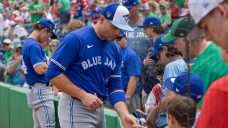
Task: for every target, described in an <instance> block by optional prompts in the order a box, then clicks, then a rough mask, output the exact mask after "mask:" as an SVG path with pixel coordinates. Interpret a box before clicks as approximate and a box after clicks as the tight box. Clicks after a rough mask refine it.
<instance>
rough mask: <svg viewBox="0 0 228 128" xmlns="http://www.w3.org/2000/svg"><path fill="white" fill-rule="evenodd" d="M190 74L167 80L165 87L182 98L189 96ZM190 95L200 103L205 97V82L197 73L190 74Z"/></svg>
mask: <svg viewBox="0 0 228 128" xmlns="http://www.w3.org/2000/svg"><path fill="white" fill-rule="evenodd" d="M187 82H188V72H183V73H181V74H180V75H179V76H177V77H176V78H175V77H171V78H168V79H166V80H165V86H166V87H167V88H168V89H169V90H171V91H173V92H175V93H176V94H179V95H181V96H187V93H188V92H187V89H188V87H187V86H188V84H187ZM190 90H191V91H190V93H191V98H192V99H193V100H195V101H196V102H199V101H200V100H201V99H202V97H203V92H204V81H203V79H202V78H201V77H200V76H198V75H197V74H195V73H192V72H190Z"/></svg>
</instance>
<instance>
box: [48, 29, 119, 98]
mask: <svg viewBox="0 0 228 128" xmlns="http://www.w3.org/2000/svg"><path fill="white" fill-rule="evenodd" d="M121 57H122V56H121V49H120V47H119V46H118V45H117V44H115V43H114V42H113V41H104V40H101V39H100V38H99V37H98V36H97V35H96V33H95V31H94V29H93V28H92V27H83V28H81V29H77V30H75V31H72V32H70V33H69V34H67V35H66V36H64V37H63V39H62V40H61V43H60V45H59V46H58V48H57V49H56V51H55V53H54V54H53V56H52V59H51V62H50V65H49V66H48V69H47V72H46V78H47V79H48V80H51V79H52V78H54V77H56V76H58V75H60V74H62V73H63V74H64V75H66V76H67V77H68V78H69V79H70V80H71V82H73V83H74V84H75V85H76V86H77V87H79V88H81V89H83V90H85V91H86V92H87V93H91V94H94V93H96V95H97V96H98V97H100V98H106V96H107V92H108V94H112V93H113V92H115V91H116V90H123V88H122V83H121V69H120V67H121Z"/></svg>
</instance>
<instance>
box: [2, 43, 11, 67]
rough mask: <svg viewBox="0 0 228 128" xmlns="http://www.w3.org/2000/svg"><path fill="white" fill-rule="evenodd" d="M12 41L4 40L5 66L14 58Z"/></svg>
mask: <svg viewBox="0 0 228 128" xmlns="http://www.w3.org/2000/svg"><path fill="white" fill-rule="evenodd" d="M11 43H12V42H11V40H10V39H4V40H3V47H4V50H5V52H4V55H3V57H4V62H3V63H4V64H7V63H8V60H9V58H10V57H11V56H12V47H11Z"/></svg>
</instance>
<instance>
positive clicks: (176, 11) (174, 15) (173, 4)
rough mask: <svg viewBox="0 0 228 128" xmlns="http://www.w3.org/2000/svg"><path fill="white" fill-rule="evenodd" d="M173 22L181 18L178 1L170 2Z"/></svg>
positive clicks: (171, 0)
mask: <svg viewBox="0 0 228 128" xmlns="http://www.w3.org/2000/svg"><path fill="white" fill-rule="evenodd" d="M169 6H170V11H171V17H172V21H174V20H176V19H177V18H178V17H179V11H180V8H179V7H178V6H177V5H176V0H169Z"/></svg>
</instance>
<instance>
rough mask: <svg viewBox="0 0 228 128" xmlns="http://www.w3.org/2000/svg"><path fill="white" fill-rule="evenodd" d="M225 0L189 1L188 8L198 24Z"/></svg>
mask: <svg viewBox="0 0 228 128" xmlns="http://www.w3.org/2000/svg"><path fill="white" fill-rule="evenodd" d="M223 1H224V0H189V1H188V7H189V11H190V14H191V16H192V18H193V19H194V21H195V23H196V24H198V23H199V22H200V21H201V20H202V19H203V18H204V17H205V16H206V15H207V14H209V13H210V12H211V11H212V10H213V9H214V8H215V7H216V6H217V5H218V4H220V3H221V2H223Z"/></svg>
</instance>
